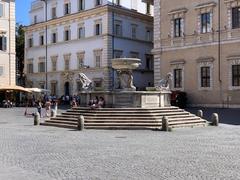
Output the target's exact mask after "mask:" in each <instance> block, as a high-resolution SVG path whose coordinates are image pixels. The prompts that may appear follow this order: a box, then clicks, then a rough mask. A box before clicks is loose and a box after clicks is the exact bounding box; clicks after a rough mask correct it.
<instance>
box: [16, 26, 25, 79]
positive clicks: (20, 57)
mask: <svg viewBox="0 0 240 180" xmlns="http://www.w3.org/2000/svg"><path fill="white" fill-rule="evenodd" d="M24 47H25V35H24V26H23V25H21V24H16V60H17V62H16V63H17V71H18V73H19V75H20V77H22V76H23V69H24Z"/></svg>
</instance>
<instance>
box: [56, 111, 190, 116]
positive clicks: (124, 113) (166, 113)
mask: <svg viewBox="0 0 240 180" xmlns="http://www.w3.org/2000/svg"><path fill="white" fill-rule="evenodd" d="M177 114H185V115H186V114H190V113H189V112H186V111H175V112H157V113H153V112H144V113H128V112H120V113H119V112H118V113H112V114H111V113H92V112H86V113H79V112H63V113H62V114H61V115H72V116H79V115H84V116H109V115H111V116H126V115H127V116H149V115H155V116H157V115H177Z"/></svg>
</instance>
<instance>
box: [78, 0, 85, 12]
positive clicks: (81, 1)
mask: <svg viewBox="0 0 240 180" xmlns="http://www.w3.org/2000/svg"><path fill="white" fill-rule="evenodd" d="M84 9H85V0H78V10H79V11H82V10H84Z"/></svg>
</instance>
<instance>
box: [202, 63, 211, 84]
mask: <svg viewBox="0 0 240 180" xmlns="http://www.w3.org/2000/svg"><path fill="white" fill-rule="evenodd" d="M201 87H210V67H201Z"/></svg>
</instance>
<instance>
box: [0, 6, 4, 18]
mask: <svg viewBox="0 0 240 180" xmlns="http://www.w3.org/2000/svg"><path fill="white" fill-rule="evenodd" d="M0 17H3V4H0Z"/></svg>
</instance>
